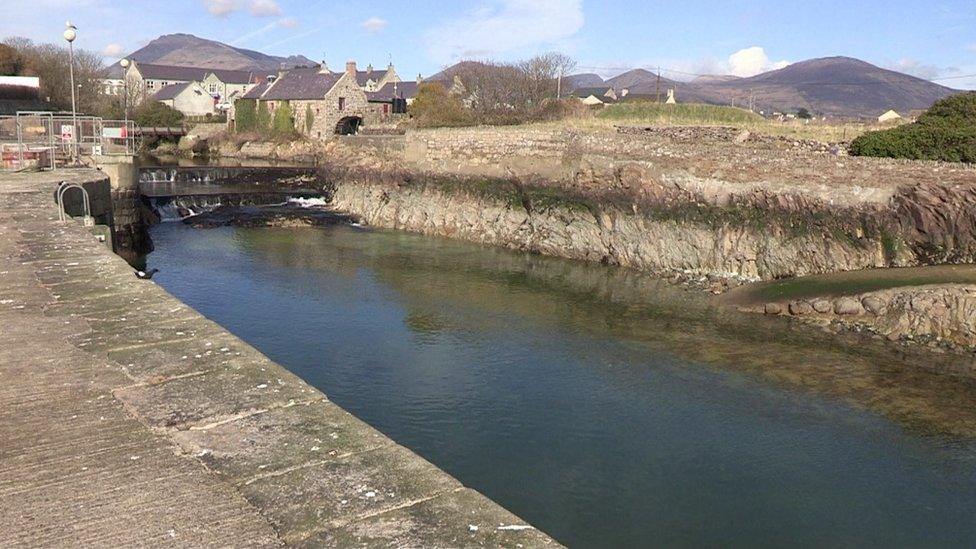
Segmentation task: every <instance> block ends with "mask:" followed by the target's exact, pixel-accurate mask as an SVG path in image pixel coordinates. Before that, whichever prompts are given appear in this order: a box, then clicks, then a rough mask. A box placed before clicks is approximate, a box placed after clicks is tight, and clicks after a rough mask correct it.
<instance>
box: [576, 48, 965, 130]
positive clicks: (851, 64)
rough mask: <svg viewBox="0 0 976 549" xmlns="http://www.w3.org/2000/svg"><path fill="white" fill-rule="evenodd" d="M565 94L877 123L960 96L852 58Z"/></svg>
mask: <svg viewBox="0 0 976 549" xmlns="http://www.w3.org/2000/svg"><path fill="white" fill-rule="evenodd" d="M567 82H568V83H569V86H568V87H567V89H576V88H582V87H597V86H612V87H613V88H614V89H616V90H617V91H618V92H619V91H620V90H621V89H624V88H626V89H627V90H628V92H629V94H637V95H641V96H654V97H656V95H657V93H658V90H660V93H661V94H662V95H664V94H665V93H666V91H667V89H669V88H674V89H675V91H676V93H675V96H676V97H677V100H678V102H679V103H685V102H687V103H709V104H716V105H730V104H734V105H739V106H749V105H752V106H753V108H754V110H757V111H760V110H763V111H767V112H771V111H781V112H794V111H796V110H797V109H800V108H805V109H807V110H808V111H810V112H811V113H816V114H822V115H825V116H837V117H850V118H859V117H867V118H873V117H876V116H878V115H880V114H882V113H884V112H886V111H887V110H889V109H894V110H895V111H898V112H899V113H902V114H907V113H909V112H911V111H917V110H923V109H927V108H928V107H930V106H931V105H932V103H934V102H936V101H938V100H939V99H942V98H943V97H946V96H948V95H952V94H955V93H959V91H958V90H954V89H952V88H947V87H945V86H941V85H939V84H936V83H934V82H930V81H928V80H923V79H921V78H916V77H914V76H910V75H907V74H903V73H900V72H896V71H892V70H887V69H882V68H881V67H877V66H875V65H872V64H870V63H867V62H865V61H861V60H859V59H854V58H851V57H825V58H820V59H810V60H808V61H801V62H799V63H793V64H792V65H789V66H787V67H785V68H782V69H779V70H774V71H770V72H765V73H762V74H759V75H756V76H752V77H748V78H739V77H735V76H724V75H718V76H704V77H698V78H696V79H695V80H692V81H690V82H678V81H675V80H671V79H668V78H663V77H662V78H661V79H660V82H659V81H658V76H657V75H656V74H654V73H652V72H650V71H647V70H644V69H634V70H631V71H627V72H625V73H623V74H619V75H617V76H615V77H613V78H610V79H607V80H604V79H602V78H600V76H599V75H596V74H578V75H573V76H570V77H567Z"/></svg>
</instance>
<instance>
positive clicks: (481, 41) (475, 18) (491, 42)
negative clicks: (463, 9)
mask: <svg viewBox="0 0 976 549" xmlns="http://www.w3.org/2000/svg"><path fill="white" fill-rule="evenodd" d="M584 20H585V18H584V16H583V3H582V0H489V1H487V2H486V3H485V4H483V5H482V6H481V7H479V8H477V9H475V10H474V11H471V12H469V13H468V14H466V15H463V16H461V17H458V18H455V19H452V20H449V21H447V22H444V23H442V24H440V25H437V26H435V27H433V28H431V29H429V30H428V31H427V33H426V34H425V42H426V44H427V52H428V55H429V56H430V57H431V58H433V59H434V60H436V61H438V62H441V63H449V62H453V61H457V60H459V59H462V58H466V57H491V56H498V55H503V54H507V53H512V52H517V51H520V50H525V49H529V48H539V47H542V46H559V45H565V42H566V41H567V40H569V39H571V38H572V37H573V36H574V35H576V33H577V32H579V30H580V29H581V28H582V27H583V23H584Z"/></svg>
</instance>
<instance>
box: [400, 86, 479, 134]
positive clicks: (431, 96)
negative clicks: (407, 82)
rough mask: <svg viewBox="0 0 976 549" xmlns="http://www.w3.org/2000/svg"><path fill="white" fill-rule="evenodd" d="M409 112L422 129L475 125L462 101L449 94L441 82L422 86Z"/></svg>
mask: <svg viewBox="0 0 976 549" xmlns="http://www.w3.org/2000/svg"><path fill="white" fill-rule="evenodd" d="M407 112H409V113H410V116H411V117H413V120H414V123H415V124H416V125H417V126H418V127H421V128H434V127H440V126H470V125H472V124H473V123H474V120H473V117H472V116H471V114H470V113H468V112H467V111H466V110H465V109H464V105H462V104H461V101H460V100H459V99H458V98H457V97H455V96H453V95H451V94H450V93H448V91H447V89H445V88H444V86H443V85H441V83H440V82H427V83H424V84H421V85H420V89H418V90H417V97H416V98H415V99H414V100H413V103H411V104H410V107H409V109H408V110H407Z"/></svg>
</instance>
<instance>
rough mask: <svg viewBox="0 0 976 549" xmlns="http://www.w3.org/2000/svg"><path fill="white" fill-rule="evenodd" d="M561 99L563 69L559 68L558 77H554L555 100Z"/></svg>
mask: <svg viewBox="0 0 976 549" xmlns="http://www.w3.org/2000/svg"><path fill="white" fill-rule="evenodd" d="M562 98H563V68H562V67H559V76H557V77H556V99H557V100H559V99H562Z"/></svg>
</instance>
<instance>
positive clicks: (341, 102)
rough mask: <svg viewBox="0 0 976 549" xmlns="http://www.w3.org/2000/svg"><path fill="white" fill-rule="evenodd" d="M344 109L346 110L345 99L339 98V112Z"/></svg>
mask: <svg viewBox="0 0 976 549" xmlns="http://www.w3.org/2000/svg"><path fill="white" fill-rule="evenodd" d="M345 108H346V98H345V97H340V98H339V110H340V111H342V110H344V109H345Z"/></svg>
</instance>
